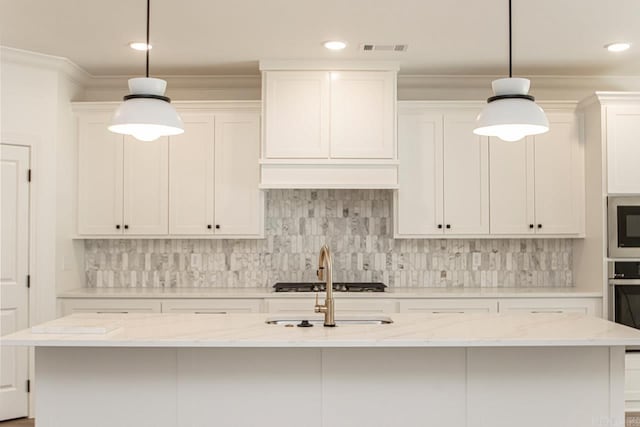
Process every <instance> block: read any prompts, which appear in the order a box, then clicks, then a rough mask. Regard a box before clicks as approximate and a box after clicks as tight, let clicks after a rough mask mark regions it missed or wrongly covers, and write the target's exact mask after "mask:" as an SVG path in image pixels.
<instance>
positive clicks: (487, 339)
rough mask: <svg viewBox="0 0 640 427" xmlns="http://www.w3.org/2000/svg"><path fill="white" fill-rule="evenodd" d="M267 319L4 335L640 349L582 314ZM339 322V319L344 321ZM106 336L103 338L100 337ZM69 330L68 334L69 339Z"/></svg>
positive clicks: (196, 343)
mask: <svg viewBox="0 0 640 427" xmlns="http://www.w3.org/2000/svg"><path fill="white" fill-rule="evenodd" d="M277 317H281V318H282V317H284V318H286V316H275V315H268V314H226V315H202V314H184V313H179V314H140V313H136V314H95V313H79V314H73V315H71V316H67V317H63V318H60V319H56V320H53V321H51V322H47V323H44V324H42V325H38V326H37V327H36V328H34V330H37V331H39V333H34V332H32V330H31V329H27V330H23V331H20V332H17V333H14V334H12V335H8V336H5V337H2V339H0V343H1V344H2V345H23V346H24V345H27V346H36V347H163V348H166V347H231V348H237V347H549V346H551V347H565V346H637V345H640V330H636V329H632V328H629V327H626V326H622V325H620V324H616V323H613V322H609V321H607V320H603V319H600V318H597V317H591V316H586V315H581V314H573V313H572V314H566V313H565V314H549V313H545V314H480V313H478V314H447V315H432V314H392V315H390V317H391V319H392V320H393V323H392V324H387V325H339V326H337V327H335V328H326V327H323V326H314V327H311V328H299V327H295V326H294V327H287V326H283V325H269V324H267V323H265V321H266V320H267V319H273V318H277ZM339 319H340V316H338V320H339ZM100 330H102V331H103V332H102V333H96V331H100ZM63 332H64V333H63Z"/></svg>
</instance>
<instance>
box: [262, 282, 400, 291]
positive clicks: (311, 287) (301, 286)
mask: <svg viewBox="0 0 640 427" xmlns="http://www.w3.org/2000/svg"><path fill="white" fill-rule="evenodd" d="M386 287H387V285H385V284H384V283H373V282H359V283H346V282H336V283H334V284H333V290H334V291H336V292H384V289H385V288H386ZM273 289H275V291H276V292H324V290H325V284H324V282H316V283H311V282H308V283H282V282H280V283H276V284H275V285H273Z"/></svg>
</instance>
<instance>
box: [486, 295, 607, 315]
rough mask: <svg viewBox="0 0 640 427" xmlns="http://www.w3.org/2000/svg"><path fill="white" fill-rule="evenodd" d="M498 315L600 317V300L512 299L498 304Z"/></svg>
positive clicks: (503, 300)
mask: <svg viewBox="0 0 640 427" xmlns="http://www.w3.org/2000/svg"><path fill="white" fill-rule="evenodd" d="M498 305H499V309H500V313H534V314H536V313H581V314H588V315H590V316H602V299H600V298H514V299H502V300H500V301H499V302H498Z"/></svg>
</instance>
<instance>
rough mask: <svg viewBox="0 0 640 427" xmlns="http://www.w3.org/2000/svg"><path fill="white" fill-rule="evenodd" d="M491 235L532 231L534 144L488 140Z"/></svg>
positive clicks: (495, 139) (533, 220)
mask: <svg viewBox="0 0 640 427" xmlns="http://www.w3.org/2000/svg"><path fill="white" fill-rule="evenodd" d="M489 164H490V165H491V167H490V168H489V189H490V191H489V195H490V202H489V209H490V221H491V225H490V230H491V234H531V233H534V232H535V229H534V227H533V226H534V222H535V218H534V184H533V178H534V173H533V167H534V163H533V144H532V143H531V142H530V141H516V142H506V141H502V140H500V139H498V138H490V140H489Z"/></svg>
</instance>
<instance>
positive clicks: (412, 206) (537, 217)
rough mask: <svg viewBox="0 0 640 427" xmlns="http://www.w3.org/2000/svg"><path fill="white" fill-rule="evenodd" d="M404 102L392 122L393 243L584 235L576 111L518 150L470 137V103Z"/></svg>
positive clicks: (558, 112)
mask: <svg viewBox="0 0 640 427" xmlns="http://www.w3.org/2000/svg"><path fill="white" fill-rule="evenodd" d="M456 104H458V103H456V102H451V103H440V104H438V103H436V102H433V103H432V102H405V103H402V104H401V106H400V113H399V116H398V154H399V158H400V188H399V189H398V191H397V193H396V196H395V199H394V200H395V236H396V237H437V236H439V235H448V236H451V237H453V236H469V237H490V236H493V237H500V236H503V237H523V236H528V235H540V236H550V237H554V236H555V237H557V236H581V235H583V234H584V210H585V207H584V153H583V147H582V143H581V138H580V126H579V123H580V121H579V120H578V116H577V115H576V113H575V105H568V106H566V107H563V108H559V107H558V108H555V109H550V110H551V111H547V116H548V118H549V122H550V131H549V132H548V133H546V134H542V135H538V136H535V137H529V138H527V139H526V140H522V141H517V142H504V141H501V140H499V139H493V138H492V139H491V140H490V141H489V140H488V139H487V138H485V137H479V136H477V135H474V134H473V129H474V127H475V116H476V114H477V111H480V108H482V105H481V104H478V105H477V111H476V108H474V107H473V105H472V103H465V102H460V103H459V105H456Z"/></svg>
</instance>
